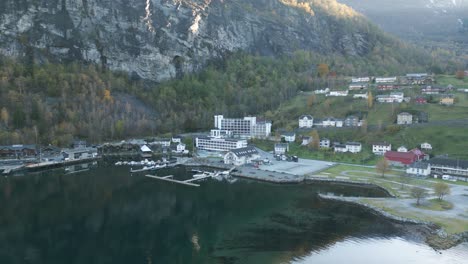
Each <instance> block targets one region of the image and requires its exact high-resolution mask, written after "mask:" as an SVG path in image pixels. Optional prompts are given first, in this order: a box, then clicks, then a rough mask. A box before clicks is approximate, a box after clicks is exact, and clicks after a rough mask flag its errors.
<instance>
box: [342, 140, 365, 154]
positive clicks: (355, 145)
mask: <svg viewBox="0 0 468 264" xmlns="http://www.w3.org/2000/svg"><path fill="white" fill-rule="evenodd" d="M345 145H346V149H347V150H348V152H351V153H359V152H361V151H362V144H361V143H359V142H346V144H345Z"/></svg>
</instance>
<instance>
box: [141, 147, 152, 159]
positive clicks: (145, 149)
mask: <svg viewBox="0 0 468 264" xmlns="http://www.w3.org/2000/svg"><path fill="white" fill-rule="evenodd" d="M140 155H141V157H143V158H149V157H151V156H153V151H152V150H151V149H150V148H149V147H148V146H147V145H143V146H141V147H140Z"/></svg>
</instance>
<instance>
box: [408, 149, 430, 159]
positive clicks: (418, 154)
mask: <svg viewBox="0 0 468 264" xmlns="http://www.w3.org/2000/svg"><path fill="white" fill-rule="evenodd" d="M409 152H412V153H414V155H416V157H417V160H425V159H427V158H428V155H426V153H424V152H422V151H421V150H420V149H417V148H415V149H412V150H410V151H409Z"/></svg>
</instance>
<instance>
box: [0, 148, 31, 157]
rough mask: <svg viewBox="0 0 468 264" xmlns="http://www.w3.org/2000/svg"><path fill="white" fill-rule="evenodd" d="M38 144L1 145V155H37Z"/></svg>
mask: <svg viewBox="0 0 468 264" xmlns="http://www.w3.org/2000/svg"><path fill="white" fill-rule="evenodd" d="M37 154H38V153H37V146H36V145H11V146H0V157H1V158H10V159H20V158H32V157H35V156H36V155H37Z"/></svg>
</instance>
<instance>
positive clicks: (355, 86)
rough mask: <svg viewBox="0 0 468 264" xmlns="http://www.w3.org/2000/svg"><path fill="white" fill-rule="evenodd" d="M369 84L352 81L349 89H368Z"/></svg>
mask: <svg viewBox="0 0 468 264" xmlns="http://www.w3.org/2000/svg"><path fill="white" fill-rule="evenodd" d="M367 87H368V84H367V83H364V82H356V83H351V84H349V86H348V89H349V90H350V91H359V90H365V89H367Z"/></svg>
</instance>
